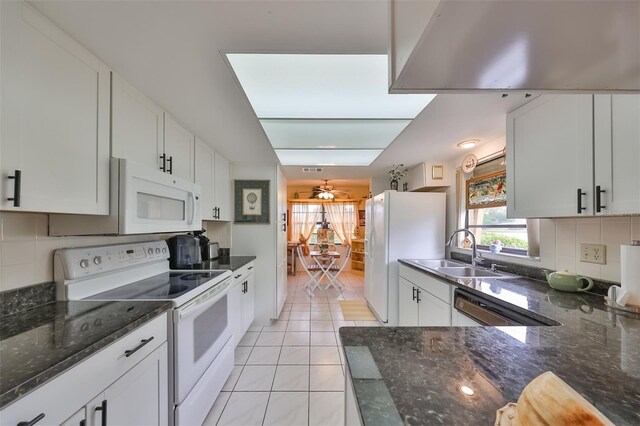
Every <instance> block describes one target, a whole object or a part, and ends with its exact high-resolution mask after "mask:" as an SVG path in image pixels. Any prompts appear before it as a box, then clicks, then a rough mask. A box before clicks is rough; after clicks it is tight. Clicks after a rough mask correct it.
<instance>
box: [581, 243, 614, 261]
mask: <svg viewBox="0 0 640 426" xmlns="http://www.w3.org/2000/svg"><path fill="white" fill-rule="evenodd" d="M580 262H587V263H598V264H600V265H606V264H607V246H605V245H603V244H580Z"/></svg>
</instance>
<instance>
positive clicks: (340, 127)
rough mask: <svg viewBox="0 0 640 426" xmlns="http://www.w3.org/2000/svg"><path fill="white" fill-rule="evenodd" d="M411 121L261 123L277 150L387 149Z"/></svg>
mask: <svg viewBox="0 0 640 426" xmlns="http://www.w3.org/2000/svg"><path fill="white" fill-rule="evenodd" d="M410 123H411V120H324V119H318V120H310V119H306V120H305V119H299V120H286V119H277V120H260V124H262V127H263V129H264V131H265V133H266V134H267V137H268V138H269V141H271V145H273V147H274V148H276V149H277V148H329V149H333V148H380V149H384V148H386V147H387V146H389V144H390V143H391V142H393V140H394V139H395V138H396V137H397V136H398V135H399V134H400V133H401V132H402V131H403V130H404V129H405V127H407V126H408V125H409V124H410Z"/></svg>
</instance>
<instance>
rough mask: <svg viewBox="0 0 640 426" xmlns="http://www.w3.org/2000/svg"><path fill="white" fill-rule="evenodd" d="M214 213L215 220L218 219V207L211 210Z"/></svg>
mask: <svg viewBox="0 0 640 426" xmlns="http://www.w3.org/2000/svg"><path fill="white" fill-rule="evenodd" d="M213 210H214V211H215V216H214V218H215V219H220V207H216V208H214V209H213Z"/></svg>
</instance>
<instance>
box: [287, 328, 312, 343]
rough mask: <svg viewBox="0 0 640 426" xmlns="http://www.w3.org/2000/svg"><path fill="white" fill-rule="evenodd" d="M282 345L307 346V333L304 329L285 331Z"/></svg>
mask: <svg viewBox="0 0 640 426" xmlns="http://www.w3.org/2000/svg"><path fill="white" fill-rule="evenodd" d="M283 345H284V346H309V333H308V332H306V331H287V332H286V334H285V336H284V342H283Z"/></svg>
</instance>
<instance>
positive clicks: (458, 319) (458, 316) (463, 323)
mask: <svg viewBox="0 0 640 426" xmlns="http://www.w3.org/2000/svg"><path fill="white" fill-rule="evenodd" d="M451 325H452V326H454V327H477V326H481V325H482V324H480V323H479V322H477V321H475V320H472V319H471V318H469V317H468V316H466V315H464V314H462V313H460V312H458V311H457V310H456V309H454V310H453V314H452V316H451Z"/></svg>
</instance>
